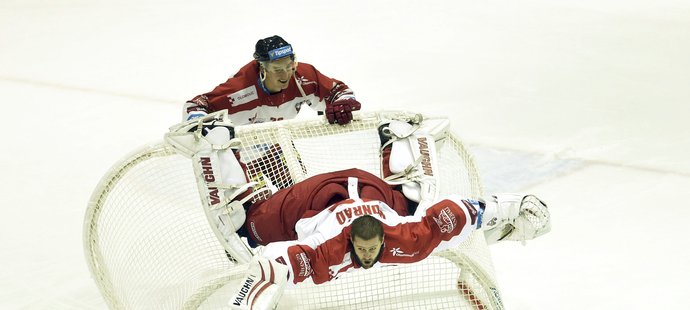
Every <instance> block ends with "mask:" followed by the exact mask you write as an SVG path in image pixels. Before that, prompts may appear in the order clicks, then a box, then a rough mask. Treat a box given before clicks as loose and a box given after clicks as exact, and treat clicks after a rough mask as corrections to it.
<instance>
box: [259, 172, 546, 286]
mask: <svg viewBox="0 0 690 310" xmlns="http://www.w3.org/2000/svg"><path fill="white" fill-rule="evenodd" d="M358 181H359V180H358V179H356V178H349V180H348V182H349V184H348V185H349V186H348V189H349V191H348V194H349V195H350V198H348V199H345V200H343V201H340V202H337V203H335V204H333V205H331V206H329V207H328V208H326V209H324V210H323V211H321V212H319V213H316V214H313V215H308V214H307V215H305V216H303V217H302V218H301V219H299V220H298V221H297V223H296V224H295V231H296V233H297V240H295V241H283V242H273V243H270V244H268V245H266V246H264V247H259V249H258V251H257V252H258V254H259V255H261V256H262V257H264V258H266V259H268V260H275V261H278V262H280V263H283V264H285V265H287V266H288V270H289V272H288V273H289V276H290V279H292V283H299V282H302V281H305V280H307V279H311V280H312V281H313V282H314V283H316V284H319V283H324V282H327V281H330V280H332V279H334V278H337V277H338V275H340V274H341V273H344V272H347V271H349V270H354V269H359V268H362V269H368V268H371V267H374V266H385V265H390V264H402V263H414V262H418V261H421V260H423V259H424V258H426V257H428V256H429V255H430V254H431V253H432V252H435V251H441V250H445V249H449V248H455V247H457V246H458V245H459V244H460V243H461V242H462V241H464V240H465V239H467V237H468V236H469V235H470V234H471V233H472V232H473V231H474V230H476V229H480V228H483V229H489V230H490V229H499V230H500V231H502V232H504V231H505V230H504V229H505V228H506V227H509V228H510V230H509V231H508V232H507V234H506V235H504V236H502V238H505V239H508V240H529V239H533V238H535V237H537V236H539V235H542V234H544V233H546V232H548V231H549V228H550V226H549V223H548V210H547V207H546V205H545V204H544V203H543V202H541V201H540V200H539V199H537V198H536V197H535V196H532V195H516V194H501V195H496V196H494V197H493V199H492V200H491V201H489V202H488V204H487V203H484V202H483V201H481V200H474V199H468V198H464V197H461V196H459V195H449V196H446V197H444V198H441V199H440V200H438V201H436V202H434V203H432V204H420V205H419V208H422V209H421V210H419V211H417V212H416V214H417V215H408V216H403V215H400V214H399V213H398V212H396V211H395V210H393V208H392V207H391V206H389V205H388V204H386V203H384V202H383V201H380V200H370V199H366V198H364V197H362V198H360V197H359V196H358V194H359V192H361V191H358V188H359V186H358V185H357V183H358ZM420 211H421V212H420ZM534 218H538V220H534ZM484 221H486V222H484Z"/></svg>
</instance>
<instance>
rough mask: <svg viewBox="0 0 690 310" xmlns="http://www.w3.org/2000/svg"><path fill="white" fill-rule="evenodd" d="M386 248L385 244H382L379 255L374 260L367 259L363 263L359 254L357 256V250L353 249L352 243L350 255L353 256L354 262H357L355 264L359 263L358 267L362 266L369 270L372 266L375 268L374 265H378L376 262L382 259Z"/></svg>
mask: <svg viewBox="0 0 690 310" xmlns="http://www.w3.org/2000/svg"><path fill="white" fill-rule="evenodd" d="M384 247H385V244H382V245H381V248H380V249H379V253H378V254H376V257H375V258H374V259H367V260H365V261H362V260H361V259H359V256H357V254H355V249H354V248H353V246H352V243H350V253H351V255H352V260H353V261H355V263H357V265H360V266H362V268H364V269H369V268H371V267H372V266H374V264H376V262H378V261H379V258H381V254H383V248H384Z"/></svg>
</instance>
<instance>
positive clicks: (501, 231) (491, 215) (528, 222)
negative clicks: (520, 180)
mask: <svg viewBox="0 0 690 310" xmlns="http://www.w3.org/2000/svg"><path fill="white" fill-rule="evenodd" d="M482 221H483V222H484V223H483V225H482V226H483V228H484V236H485V237H486V241H487V243H489V244H492V243H496V242H498V241H502V240H512V241H522V242H523V243H524V242H525V241H526V240H532V239H534V238H536V237H539V236H541V235H543V234H546V233H547V232H549V231H550V230H551V215H550V214H549V210H548V207H547V206H546V204H545V203H544V202H542V201H541V200H539V198H537V197H536V196H534V195H522V194H497V195H494V196H493V201H490V202H488V203H487V205H486V211H485V212H484V216H483V219H482Z"/></svg>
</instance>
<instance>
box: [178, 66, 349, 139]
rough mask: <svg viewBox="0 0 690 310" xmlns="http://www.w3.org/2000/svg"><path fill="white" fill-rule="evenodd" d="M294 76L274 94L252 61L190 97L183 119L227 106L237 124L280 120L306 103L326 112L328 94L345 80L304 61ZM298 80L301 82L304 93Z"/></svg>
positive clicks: (292, 115) (296, 111)
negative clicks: (261, 79)
mask: <svg viewBox="0 0 690 310" xmlns="http://www.w3.org/2000/svg"><path fill="white" fill-rule="evenodd" d="M294 77H295V78H291V79H290V82H289V84H288V87H287V88H286V89H284V90H282V91H281V92H278V93H275V94H271V93H269V92H268V91H267V90H266V89H265V88H264V87H263V84H262V83H261V81H260V80H259V64H258V63H257V62H256V61H251V62H249V63H248V64H246V65H245V66H244V67H242V68H241V69H240V70H239V72H237V73H236V74H235V75H234V76H233V77H231V78H230V79H228V80H227V81H226V82H225V83H223V84H220V85H218V86H217V87H216V88H215V89H213V90H212V91H211V92H208V93H205V94H202V95H198V96H196V97H194V98H193V99H191V100H189V101H187V103H185V105H184V113H183V114H184V115H183V120H188V119H190V116H193V115H194V114H199V113H201V114H205V113H212V112H216V111H220V110H223V109H227V110H228V115H229V117H230V120H231V121H232V122H233V124H235V125H246V124H253V123H263V122H270V121H278V120H283V119H292V118H294V117H295V116H296V115H297V113H298V112H299V109H300V107H302V103H306V104H307V105H309V106H311V108H312V109H314V110H316V111H321V112H323V111H324V110H325V108H326V97H328V96H329V95H330V91H331V89H332V88H333V86H334V85H336V84H339V83H342V82H341V81H338V80H336V79H332V78H329V77H327V76H325V75H323V74H321V72H319V71H318V70H316V68H314V66H312V65H310V64H307V63H303V62H301V63H299V65H298V66H297V70H296V71H295V75H294ZM296 81H297V82H296ZM296 83H299V84H300V86H301V88H302V90H303V91H304V95H303V94H302V93H301V91H300V88H299V87H297V84H296ZM345 87H346V88H347V86H345ZM336 99H338V98H331V100H333V101H334V100H336ZM328 103H329V104H330V102H328Z"/></svg>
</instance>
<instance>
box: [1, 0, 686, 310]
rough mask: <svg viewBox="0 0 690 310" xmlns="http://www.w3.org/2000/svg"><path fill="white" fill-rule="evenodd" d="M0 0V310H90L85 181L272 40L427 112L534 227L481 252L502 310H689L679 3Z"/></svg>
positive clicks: (366, 89)
mask: <svg viewBox="0 0 690 310" xmlns="http://www.w3.org/2000/svg"><path fill="white" fill-rule="evenodd" d="M332 3H333V2H332V1H316V0H314V1H306V0H294V1H268V0H264V1H247V0H244V1H229V0H226V1H220V0H198V1H182V0H140V1H134V0H119V1H105V0H88V1H87V0H62V1H45V0H3V1H2V2H0V98H2V107H3V108H2V115H3V119H5V120H6V123H5V124H4V126H3V128H4V131H5V137H6V138H7V139H4V143H3V145H4V147H3V148H2V149H3V151H2V152H1V153H0V165H1V166H0V167H1V168H2V170H1V171H2V174H1V176H0V178H1V179H0V185H2V195H0V309H102V308H104V307H105V306H104V303H103V302H102V300H101V297H100V295H99V293H98V290H97V288H96V286H95V285H94V283H93V281H92V280H91V279H90V276H89V273H88V270H87V267H86V264H85V261H84V254H83V250H82V221H83V216H84V211H85V207H86V204H87V201H88V199H89V196H90V194H91V191H92V189H93V187H94V186H95V185H96V183H97V182H98V180H99V179H100V177H101V176H102V175H103V174H104V173H105V172H106V171H107V169H108V168H109V167H110V166H111V165H112V164H113V163H115V161H116V160H117V159H119V158H120V157H122V156H123V155H125V154H127V153H128V152H129V151H131V150H132V149H134V148H136V147H138V146H140V145H142V144H145V143H147V142H150V141H154V140H158V139H160V138H161V136H162V134H163V132H165V131H166V130H167V128H168V127H169V126H170V125H172V124H174V123H175V122H177V121H179V120H180V116H181V105H182V103H183V102H184V101H185V100H187V99H189V98H191V97H192V96H194V95H196V94H199V93H202V92H205V91H208V90H210V89H212V88H213V87H214V86H215V85H217V84H218V83H220V82H222V81H224V80H225V79H226V78H227V77H228V76H229V75H231V74H233V73H234V72H235V70H237V69H238V68H239V67H240V66H241V65H243V64H245V63H246V62H247V61H249V59H250V57H251V53H252V49H253V45H254V43H255V42H256V40H257V39H258V38H262V37H266V36H269V35H273V34H280V35H282V36H283V37H285V38H286V39H287V40H288V41H289V42H291V43H292V44H293V46H294V47H295V50H296V51H297V53H298V58H299V60H301V61H305V62H309V63H312V64H314V65H316V66H317V67H318V68H319V69H320V70H321V71H322V72H324V73H326V74H327V75H330V76H332V77H336V78H339V79H341V80H343V81H345V82H346V83H348V84H349V85H350V86H351V87H352V88H353V89H354V90H355V91H356V93H357V95H358V98H359V99H360V101H361V102H362V103H363V106H364V109H366V110H370V111H371V110H379V109H406V110H417V111H424V112H426V113H430V114H444V115H448V116H449V117H450V118H451V119H452V124H453V125H452V126H453V128H454V130H455V131H456V132H457V133H458V134H459V135H460V136H461V137H462V138H463V139H464V140H465V141H466V142H467V143H469V144H470V145H471V146H472V150H473V151H474V152H475V156H476V159H477V161H478V163H479V165H480V169H481V173H482V175H483V177H484V181H485V186H486V190H487V192H489V193H490V192H492V191H499V190H500V191H529V192H532V193H535V194H537V195H538V196H540V197H542V198H543V199H544V200H545V201H547V202H548V203H549V204H550V206H551V209H552V215H553V231H552V232H551V233H550V234H548V235H546V236H544V237H542V238H540V239H538V240H534V241H533V242H529V243H528V244H527V246H525V247H523V246H521V245H519V244H499V245H496V246H493V247H492V253H493V255H494V259H495V265H496V269H497V274H498V278H499V284H500V287H501V289H502V293H503V298H504V301H505V304H506V305H507V306H508V309H687V308H689V307H690V296H688V293H687V289H688V280H687V279H688V277H689V276H690V271H689V267H688V263H690V255H689V253H690V242H689V241H688V239H689V238H688V236H687V235H685V234H684V232H685V231H686V230H685V229H686V225H687V223H688V222H689V220H690V207H689V206H687V205H686V203H688V202H690V133H689V132H690V125H688V118H690V57H689V56H688V55H690V2H688V1H686V0H683V1H680V0H678V1H673V0H661V1H651V0H629V1H623V0H619V1H613V0H600V1H596V0H579V1H577V0H567V1H553V0H548V1H547V0H526V1H514V0H513V1H508V0H503V1H497V0H489V1H467V0H453V1H423V2H422V1H340V2H338V3H337V4H332Z"/></svg>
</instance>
